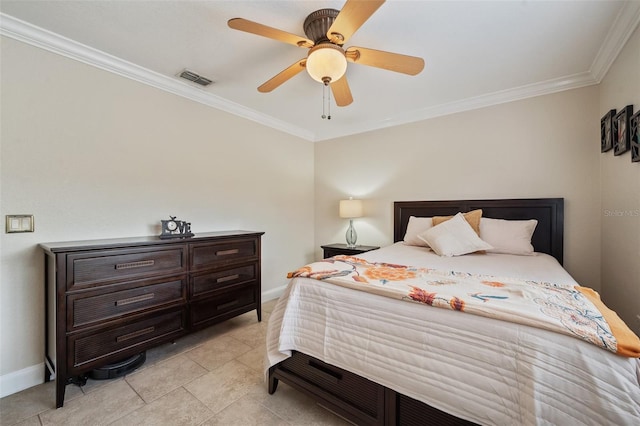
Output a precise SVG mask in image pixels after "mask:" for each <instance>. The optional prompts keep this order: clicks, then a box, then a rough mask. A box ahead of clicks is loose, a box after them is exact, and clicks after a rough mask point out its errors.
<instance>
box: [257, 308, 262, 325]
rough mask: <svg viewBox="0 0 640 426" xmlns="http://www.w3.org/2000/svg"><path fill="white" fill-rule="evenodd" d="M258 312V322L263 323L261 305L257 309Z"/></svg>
mask: <svg viewBox="0 0 640 426" xmlns="http://www.w3.org/2000/svg"><path fill="white" fill-rule="evenodd" d="M256 312H257V313H258V322H261V321H262V308H261V306H260V305H258V307H257V308H256Z"/></svg>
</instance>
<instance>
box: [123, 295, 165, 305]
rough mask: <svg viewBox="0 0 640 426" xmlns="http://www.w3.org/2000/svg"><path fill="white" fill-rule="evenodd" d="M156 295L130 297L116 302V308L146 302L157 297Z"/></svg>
mask: <svg viewBox="0 0 640 426" xmlns="http://www.w3.org/2000/svg"><path fill="white" fill-rule="evenodd" d="M155 296H156V295H155V293H147V294H141V295H140V296H134V297H129V298H127V299H120V300H116V306H122V305H129V304H131V303H136V302H144V301H145V300H150V299H153V298H154V297H155Z"/></svg>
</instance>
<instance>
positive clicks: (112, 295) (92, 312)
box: [67, 275, 186, 329]
mask: <svg viewBox="0 0 640 426" xmlns="http://www.w3.org/2000/svg"><path fill="white" fill-rule="evenodd" d="M131 284H133V285H135V287H133V288H131V285H129V286H128V287H130V288H127V289H123V290H120V291H113V289H110V292H107V293H105V292H104V291H100V292H98V291H93V292H82V293H75V294H73V295H71V296H69V298H68V301H67V304H68V306H69V308H70V309H68V312H69V318H68V319H67V324H69V325H70V328H71V329H76V328H78V327H82V326H87V325H90V324H93V323H98V322H101V321H106V320H109V319H112V318H117V317H120V316H123V315H131V314H135V313H140V312H142V311H145V310H149V309H153V308H157V307H160V306H166V305H168V304H171V303H181V304H182V303H186V277H185V276H184V275H183V276H177V277H169V278H162V279H156V280H147V281H139V282H135V283H131ZM120 287H122V286H120Z"/></svg>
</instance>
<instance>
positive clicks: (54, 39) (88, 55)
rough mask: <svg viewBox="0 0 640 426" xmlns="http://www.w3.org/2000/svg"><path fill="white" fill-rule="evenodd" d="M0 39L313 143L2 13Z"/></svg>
mask: <svg viewBox="0 0 640 426" xmlns="http://www.w3.org/2000/svg"><path fill="white" fill-rule="evenodd" d="M0 35H3V36H6V37H10V38H13V39H15V40H18V41H21V42H24V43H27V44H30V45H32V46H35V47H39V48H41V49H45V50H48V51H50V52H53V53H57V54H59V55H62V56H65V57H67V58H70V59H73V60H76V61H79V62H82V63H84V64H87V65H91V66H94V67H96V68H100V69H102V70H105V71H109V72H112V73H114V74H117V75H120V76H122V77H125V78H129V79H131V80H135V81H137V82H139V83H143V84H146V85H149V86H152V87H155V88H157V89H160V90H164V91H166V92H169V93H172V94H174V95H178V96H182V97H184V98H187V99H190V100H192V101H195V102H199V103H201V104H204V105H207V106H210V107H213V108H216V109H220V110H222V111H225V112H228V113H230V114H234V115H237V116H240V117H243V118H246V119H248V120H251V121H255V122H257V123H260V124H262V125H265V126H267V127H271V128H273V129H276V130H280V131H282V132H285V133H289V134H291V135H294V136H298V137H300V138H302V139H306V140H309V141H312V140H313V139H314V134H313V133H312V132H309V131H308V130H306V129H303V128H301V127H297V126H293V125H291V124H290V123H287V122H284V121H281V120H277V119H275V118H273V117H271V116H268V115H266V114H263V113H261V112H258V111H255V110H253V109H250V108H246V107H244V106H242V105H240V104H237V103H235V102H231V101H229V100H227V99H224V98H221V97H219V96H216V95H214V94H212V93H208V92H206V91H204V90H202V89H199V88H196V87H193V86H191V85H189V84H188V83H186V82H185V83H183V82H181V81H179V80H177V78H175V77H167V76H165V75H163V74H160V73H157V72H154V71H151V70H149V69H147V68H143V67H141V66H139V65H136V64H133V63H131V62H128V61H125V60H123V59H120V58H118V57H115V56H113V55H110V54H108V53H105V52H102V51H100V50H97V49H94V48H92V47H89V46H86V45H84V44H81V43H78V42H76V41H74V40H71V39H69V38H66V37H63V36H61V35H59V34H56V33H54V32H51V31H48V30H45V29H43V28H40V27H37V26H35V25H32V24H30V23H28V22H25V21H22V20H20V19H17V18H14V17H13V16H11V15H7V14H5V13H0Z"/></svg>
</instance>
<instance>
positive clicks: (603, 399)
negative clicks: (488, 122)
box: [267, 198, 640, 425]
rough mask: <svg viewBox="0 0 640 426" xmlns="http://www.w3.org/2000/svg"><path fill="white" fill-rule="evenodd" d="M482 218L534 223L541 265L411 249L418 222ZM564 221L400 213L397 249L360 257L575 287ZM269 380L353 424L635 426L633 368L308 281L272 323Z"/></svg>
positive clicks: (446, 211) (517, 213)
mask: <svg viewBox="0 0 640 426" xmlns="http://www.w3.org/2000/svg"><path fill="white" fill-rule="evenodd" d="M477 209H482V217H483V218H495V219H507V220H512V221H516V220H528V219H535V220H536V221H537V226H536V227H535V232H534V234H533V236H532V237H531V244H532V245H533V247H534V248H535V252H536V254H535V256H515V255H509V254H493V253H488V254H484V255H479V254H472V255H468V256H459V257H455V258H448V259H443V258H440V257H439V256H436V255H435V254H433V253H429V251H428V249H425V248H421V247H410V246H407V245H405V244H404V243H403V239H404V237H405V233H406V232H407V226H408V224H409V221H410V217H411V216H413V217H433V216H448V215H455V214H456V213H457V212H470V211H473V210H477ZM563 212H564V210H563V199H559V198H551V199H512V200H458V201H415V202H414V201H410V202H396V203H394V244H393V245H391V246H389V247H383V248H382V249H380V250H375V251H372V252H368V253H365V254H362V255H360V256H359V257H362V258H363V259H364V260H366V261H369V262H390V263H392V264H401V265H411V264H414V265H416V266H424V265H419V264H418V263H420V262H426V263H429V265H428V266H430V267H436V268H456V269H460V270H466V271H470V272H472V273H476V274H486V273H488V272H491V271H493V270H498V271H499V272H500V275H502V276H520V277H521V278H522V279H525V278H526V279H536V280H548V281H550V282H563V283H566V284H567V285H572V284H575V281H573V279H572V278H571V276H570V275H569V274H568V273H567V272H566V271H565V270H564V269H563V268H562V267H561V266H560V265H561V264H562V261H563V220H564V216H563ZM450 261H453V262H454V263H453V264H451V263H449V262H450ZM439 262H444V263H439ZM434 265H435V266H434ZM452 265H453V266H452ZM267 376H268V377H267V379H268V387H269V393H273V392H275V391H276V389H277V385H278V382H279V381H283V382H285V383H287V384H289V385H291V386H293V387H294V388H296V389H298V390H300V391H302V392H305V393H307V394H308V395H310V396H312V397H313V398H315V399H316V400H317V401H318V402H319V403H320V404H321V405H323V406H325V407H327V408H328V409H330V410H332V411H334V412H336V413H338V414H339V415H341V416H343V417H344V418H346V419H348V420H349V421H351V422H353V423H356V424H379V425H383V424H385V425H396V424H399V425H413V424H415V425H425V424H437V425H445V424H487V425H489V424H521V425H534V424H598V425H599V424H617V425H625V424H638V422H639V421H640V384H639V382H640V362H639V361H638V358H632V357H623V356H620V355H617V354H614V353H611V352H609V351H606V350H604V349H602V348H600V347H597V346H595V345H593V344H591V343H587V342H585V341H583V340H580V339H577V338H575V337H572V336H568V335H564V334H559V333H555V332H551V331H548V330H545V329H541V328H537V327H532V326H530V325H526V324H514V323H510V322H505V321H501V320H499V319H495V318H489V317H483V316H477V315H472V314H467V313H460V312H455V311H454V310H447V309H438V308H432V307H425V306H423V305H422V304H419V303H413V302H407V301H404V300H397V299H393V298H390V297H384V296H380V295H377V294H370V293H366V292H363V291H359V290H357V289H353V288H347V287H343V286H339V285H334V284H332V283H328V282H325V281H323V280H317V279H310V278H301V277H297V278H293V279H292V280H291V282H290V283H289V286H288V287H287V289H286V290H285V292H284V294H283V295H282V297H281V298H280V299H279V301H278V303H277V304H276V307H275V308H274V311H273V313H272V314H271V317H270V320H269V325H268V331H267Z"/></svg>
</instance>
